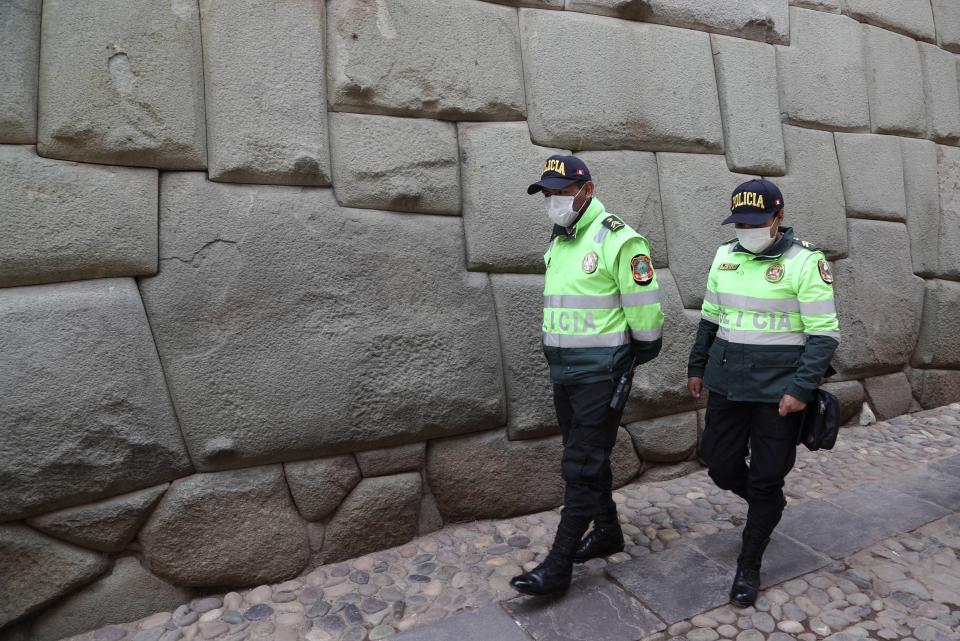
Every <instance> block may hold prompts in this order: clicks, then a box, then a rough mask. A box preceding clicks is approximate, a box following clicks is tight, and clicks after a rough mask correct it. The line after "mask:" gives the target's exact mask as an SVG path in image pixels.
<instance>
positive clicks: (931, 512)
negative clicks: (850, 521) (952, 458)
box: [825, 468, 952, 532]
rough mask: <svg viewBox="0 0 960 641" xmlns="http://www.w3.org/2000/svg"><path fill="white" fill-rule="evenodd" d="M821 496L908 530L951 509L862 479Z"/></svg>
mask: <svg viewBox="0 0 960 641" xmlns="http://www.w3.org/2000/svg"><path fill="white" fill-rule="evenodd" d="M928 469H929V468H928ZM825 500H826V501H829V502H830V503H833V504H834V505H836V506H837V507H841V508H843V509H844V510H848V511H849V512H851V513H852V514H856V515H859V516H862V517H864V518H867V519H876V520H878V521H883V523H884V525H886V526H887V527H889V528H891V529H892V530H894V531H895V532H912V531H913V530H916V529H917V528H919V527H921V526H923V525H926V524H927V523H929V522H931V521H936V520H937V519H940V518H943V517H944V516H947V515H948V514H950V512H952V510H946V509H944V508H943V507H940V506H939V505H934V504H933V503H929V502H927V501H924V500H917V499H916V497H914V496H911V495H909V494H904V493H903V492H900V491H898V490H897V489H895V488H893V487H887V486H885V485H883V484H881V483H865V484H863V485H859V486H857V487H854V488H852V489H849V490H846V491H843V492H834V493H831V494H830V495H829V496H827V497H826V499H825ZM891 505H896V506H897V509H895V510H891V509H890V506H891ZM834 527H836V526H834Z"/></svg>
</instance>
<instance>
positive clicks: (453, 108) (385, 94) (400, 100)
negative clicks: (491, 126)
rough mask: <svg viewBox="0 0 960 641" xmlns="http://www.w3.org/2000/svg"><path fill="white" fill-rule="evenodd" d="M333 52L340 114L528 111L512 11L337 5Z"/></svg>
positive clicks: (357, 1) (418, 3)
mask: <svg viewBox="0 0 960 641" xmlns="http://www.w3.org/2000/svg"><path fill="white" fill-rule="evenodd" d="M455 52H463V55H460V54H457V53H455ZM327 55H328V56H329V59H328V62H327V73H328V77H327V81H328V86H329V99H330V104H331V106H332V107H333V109H334V110H336V111H355V112H362V113H381V114H386V115H395V116H426V117H429V118H442V119H445V120H520V119H522V118H523V116H524V114H525V105H524V93H523V69H522V64H521V59H520V41H519V31H518V25H517V10H516V9H513V8H510V7H502V6H497V5H493V4H488V3H486V2H475V1H474V0H383V1H381V2H376V3H370V2H368V1H367V0H331V1H330V2H328V3H327Z"/></svg>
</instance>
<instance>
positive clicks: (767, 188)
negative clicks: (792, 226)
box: [720, 178, 783, 225]
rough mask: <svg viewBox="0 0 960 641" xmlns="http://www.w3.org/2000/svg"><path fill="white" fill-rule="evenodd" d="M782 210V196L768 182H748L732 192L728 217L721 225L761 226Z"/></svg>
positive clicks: (777, 189) (759, 179)
mask: <svg viewBox="0 0 960 641" xmlns="http://www.w3.org/2000/svg"><path fill="white" fill-rule="evenodd" d="M781 209H783V194H781V193H780V189H779V188H778V187H777V186H776V185H774V184H773V183H772V182H770V181H769V180H764V179H763V178H758V179H756V180H748V181H747V182H745V183H743V184H742V185H740V186H739V187H737V188H736V189H734V190H733V195H732V196H731V197H730V216H729V217H728V218H727V219H726V220H724V221H723V222H722V223H720V224H721V225H726V224H728V223H736V224H741V225H762V224H763V223H765V222H767V220H769V219H770V217H771V216H773V215H774V214H776V213H777V212H779V211H780V210H781Z"/></svg>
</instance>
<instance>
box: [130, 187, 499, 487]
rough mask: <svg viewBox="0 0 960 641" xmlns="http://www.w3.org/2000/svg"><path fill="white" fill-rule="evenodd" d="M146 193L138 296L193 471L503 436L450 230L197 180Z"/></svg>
mask: <svg viewBox="0 0 960 641" xmlns="http://www.w3.org/2000/svg"><path fill="white" fill-rule="evenodd" d="M161 190H162V194H161V198H162V202H163V215H162V216H161V222H160V239H161V241H160V242H161V255H162V256H161V271H160V274H159V275H158V276H156V277H154V278H150V279H146V280H144V281H142V282H141V288H142V291H143V296H144V301H145V303H146V307H147V311H148V313H149V315H150V320H151V327H152V328H153V331H154V334H155V336H156V339H157V343H158V346H159V351H160V355H161V358H162V359H163V361H164V365H165V371H166V375H167V381H168V383H169V384H170V387H171V390H172V392H173V395H174V397H175V398H176V400H177V411H178V416H179V417H180V420H181V426H182V428H183V431H184V435H185V438H186V441H187V446H188V447H189V448H190V453H191V457H192V460H193V461H194V463H195V464H196V465H197V467H198V468H199V469H201V470H213V469H223V468H227V467H237V466H241V465H250V464H255V463H260V462H274V461H281V460H295V459H298V458H309V457H316V456H317V455H320V454H322V455H333V454H339V453H342V452H345V451H351V450H354V449H358V446H359V445H360V444H362V446H363V447H366V448H370V447H384V446H389V445H397V444H402V443H404V442H418V441H423V440H426V439H428V438H432V437H436V436H440V435H447V434H456V433H462V432H469V431H474V430H478V429H483V428H486V427H489V426H491V425H503V423H504V422H505V417H504V415H503V414H504V412H503V409H504V404H503V383H502V377H501V371H500V357H499V349H498V339H497V328H496V318H495V315H494V309H493V297H492V295H491V293H490V285H489V281H488V279H487V276H486V275H485V274H467V273H465V272H464V270H463V237H462V235H461V226H460V221H459V220H457V219H454V218H443V217H426V216H409V215H403V214H396V213H386V212H374V211H364V210H356V209H344V208H341V207H339V206H338V205H337V204H336V201H335V200H334V198H333V193H332V191H330V190H326V189H311V190H305V189H300V188H292V187H291V188H287V187H267V186H261V187H255V186H245V185H244V186H240V185H228V184H223V183H213V182H209V181H206V180H205V179H204V176H203V175H202V174H198V173H171V174H164V176H163V178H162V180H161ZM333 230H337V233H332V231H333ZM425 274H427V275H429V286H428V287H427V286H423V283H424V275H425ZM291 283H296V286H291ZM318 364H319V365H320V366H318ZM265 425H269V426H270V429H264V427H263V426H265Z"/></svg>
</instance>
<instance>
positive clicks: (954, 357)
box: [913, 280, 960, 369]
mask: <svg viewBox="0 0 960 641" xmlns="http://www.w3.org/2000/svg"><path fill="white" fill-rule="evenodd" d="M924 284H925V287H926V293H925V295H924V299H923V320H922V321H921V323H920V336H919V338H918V340H917V348H916V351H915V352H914V353H913V365H914V367H927V368H940V369H944V368H956V367H960V314H958V313H957V310H960V283H955V282H950V281H946V280H928V281H924Z"/></svg>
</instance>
